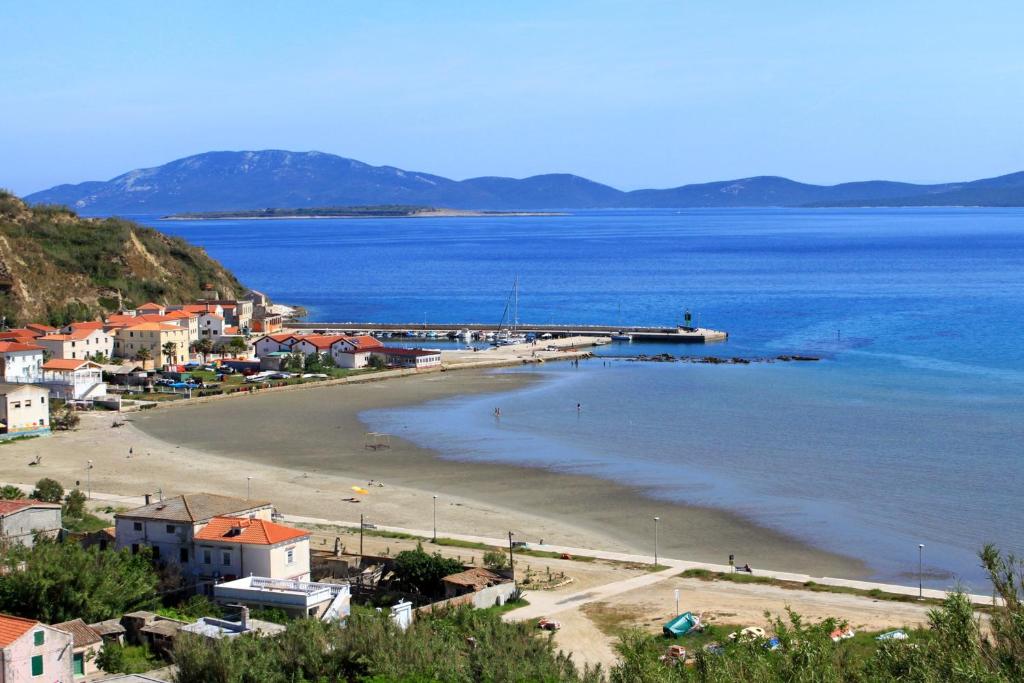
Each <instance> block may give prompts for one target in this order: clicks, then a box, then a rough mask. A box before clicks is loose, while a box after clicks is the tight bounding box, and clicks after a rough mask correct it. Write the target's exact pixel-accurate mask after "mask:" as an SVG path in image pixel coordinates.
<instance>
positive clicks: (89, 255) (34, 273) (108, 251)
mask: <svg viewBox="0 0 1024 683" xmlns="http://www.w3.org/2000/svg"><path fill="white" fill-rule="evenodd" d="M206 283H210V284H212V285H213V286H214V287H215V288H217V289H218V290H220V291H221V292H222V293H224V294H225V295H228V296H233V295H239V294H241V293H242V292H243V291H244V288H243V287H242V285H241V283H239V282H238V280H236V279H235V276H234V275H232V274H231V273H230V272H228V271H227V270H225V269H224V267H223V266H221V265H220V264H219V263H217V262H216V261H214V260H213V259H211V258H210V257H209V256H207V255H206V252H205V251H203V250H202V249H200V248H198V247H194V246H192V245H190V244H188V243H187V242H185V241H184V240H182V239H180V238H177V237H170V236H168V235H164V234H163V233H161V232H158V231H156V230H153V229H151V228H145V227H142V226H140V225H137V224H136V223H132V222H131V221H125V220H119V219H105V220H98V219H92V218H82V217H80V216H78V215H77V214H76V213H74V212H73V211H71V210H69V209H66V208H64V207H56V206H35V207H31V208H30V207H28V206H26V205H25V203H24V202H22V201H21V200H20V199H18V198H17V197H15V196H13V195H11V194H9V193H6V192H2V191H0V315H5V316H6V317H7V320H6V322H7V325H9V326H12V327H13V326H15V325H22V324H25V323H27V322H33V321H35V322H46V323H49V324H51V325H58V324H63V323H65V322H67V321H70V320H85V319H90V318H95V317H96V316H97V315H102V314H104V313H107V312H110V311H113V310H116V309H118V308H121V307H126V306H132V305H139V304H142V303H145V302H146V301H156V302H158V303H171V302H180V301H190V300H192V299H194V298H196V296H197V295H198V294H199V292H200V290H201V289H202V286H203V285H204V284H206Z"/></svg>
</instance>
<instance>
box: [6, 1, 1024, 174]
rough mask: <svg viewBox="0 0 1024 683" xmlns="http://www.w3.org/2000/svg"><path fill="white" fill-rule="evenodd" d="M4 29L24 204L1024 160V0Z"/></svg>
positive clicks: (1018, 164)
mask: <svg viewBox="0 0 1024 683" xmlns="http://www.w3.org/2000/svg"><path fill="white" fill-rule="evenodd" d="M170 4H173V5H174V7H173V8H168V7H167V5H170ZM2 17H3V20H2V21H0V45H2V46H3V47H2V52H3V58H2V59H0V121H2V125H0V186H6V187H9V188H11V189H13V190H14V191H16V192H18V193H28V192H31V191H35V190H39V189H43V188H46V187H49V186H51V185H54V184H57V183H62V182H80V181H83V180H106V179H108V178H110V177H113V176H115V175H117V174H119V173H121V172H123V171H127V170H129V169H132V168H138V167H144V166H154V165H158V164H161V163H164V162H167V161H170V160H172V159H175V158H178V157H182V156H186V155H189V154H194V153H198V152H203V151H207V150H211V149H265V148H280V149H291V150H313V149H315V150H320V151H324V152H332V153H335V154H341V155H343V156H349V157H354V158H356V159H360V160H362V161H366V162H368V163H373V164H390V165H394V166H400V167H402V168H406V169H413V170H419V171H429V172H432V173H438V174H441V175H446V176H449V177H453V178H467V177H472V176H477V175H510V176H516V177H521V176H527V175H532V174H536V173H547V172H572V173H577V174H580V175H584V176H587V177H590V178H592V179H594V180H598V181H601V182H606V183H608V184H611V185H614V186H616V187H620V188H623V189H633V188H638V187H672V186H676V185H681V184H685V183H689V182H701V181H707V180H718V179H726V178H737V177H745V176H751V175H761V174H773V175H785V176H789V177H792V178H795V179H797V180H803V181H807V182H820V183H834V182H842V181H846V180H862V179H871V178H889V179H896V180H907V181H916V182H938V181H948V180H961V179H971V178H977V177H986V176H993V175H999V174H1002V173H1007V172H1011V171H1017V170H1021V169H1024V130H1022V127H1024V126H1022V122H1024V114H1022V112H1024V39H1022V37H1021V36H1022V35H1024V3H1020V2H995V1H993V2H985V3H966V2H942V1H938V0H935V1H932V2H902V1H901V2H892V1H888V2H872V1H870V0H868V1H860V2H848V3H827V2H802V1H796V0H790V1H788V2H784V3H776V2H763V1H758V2H746V1H741V0H740V1H734V2H729V3H717V2H707V1H701V2H683V1H677V2H656V1H641V0H634V1H621V2H620V1H614V2H613V1H603V0H590V1H586V2H582V1H581V2H573V1H569V0H565V1H558V2H552V1H551V0H547V1H542V2H534V1H532V0H518V1H516V2H490V1H485V0H481V1H479V2H475V3H468V2H443V1H437V2H423V1H422V0H416V1H411V2H388V1H386V0H382V1H380V2H377V1H374V2H362V3H355V2H312V1H310V2H300V3H282V2H246V3H242V2H234V3H232V2H218V3H211V2H201V3H200V2H195V3H190V2H177V3H141V2H137V1H135V2H130V3H128V2H126V3H117V2H101V3H84V2H83V3H77V2H66V3H34V2H21V3H15V2H7V3H5V5H4V8H3V12H2Z"/></svg>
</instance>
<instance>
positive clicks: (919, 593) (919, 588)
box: [917, 543, 924, 600]
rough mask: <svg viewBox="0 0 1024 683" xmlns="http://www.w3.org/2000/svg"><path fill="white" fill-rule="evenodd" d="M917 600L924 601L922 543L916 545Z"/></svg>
mask: <svg viewBox="0 0 1024 683" xmlns="http://www.w3.org/2000/svg"><path fill="white" fill-rule="evenodd" d="M917 599H918V600H923V599H924V543H918V544H917Z"/></svg>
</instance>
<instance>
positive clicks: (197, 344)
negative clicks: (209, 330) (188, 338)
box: [192, 337, 213, 363]
mask: <svg viewBox="0 0 1024 683" xmlns="http://www.w3.org/2000/svg"><path fill="white" fill-rule="evenodd" d="M192 350H193V351H195V352H196V353H198V354H201V355H202V357H203V362H204V363H205V362H206V355H207V354H208V353H210V352H211V351H213V342H212V341H210V338H209V337H203V338H202V339H197V340H196V341H194V342H192Z"/></svg>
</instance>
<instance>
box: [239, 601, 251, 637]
mask: <svg viewBox="0 0 1024 683" xmlns="http://www.w3.org/2000/svg"><path fill="white" fill-rule="evenodd" d="M240 621H241V624H242V630H243V631H248V630H249V608H248V607H246V606H245V605H242V616H241V619H240Z"/></svg>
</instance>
